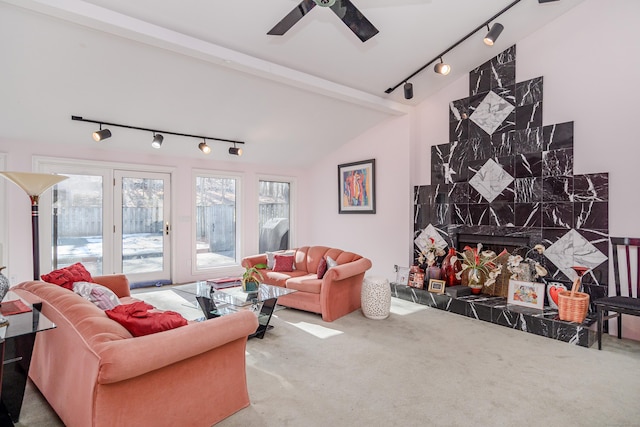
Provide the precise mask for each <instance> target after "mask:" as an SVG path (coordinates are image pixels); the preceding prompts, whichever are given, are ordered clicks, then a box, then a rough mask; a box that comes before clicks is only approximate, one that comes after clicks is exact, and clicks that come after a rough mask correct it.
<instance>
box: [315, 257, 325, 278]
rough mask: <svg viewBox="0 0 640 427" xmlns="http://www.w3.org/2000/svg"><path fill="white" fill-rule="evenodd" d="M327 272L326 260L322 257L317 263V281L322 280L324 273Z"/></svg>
mask: <svg viewBox="0 0 640 427" xmlns="http://www.w3.org/2000/svg"><path fill="white" fill-rule="evenodd" d="M326 272H327V260H326V259H324V257H322V258H321V259H320V262H319V263H318V273H317V274H318V279H322V278H323V277H324V273H326Z"/></svg>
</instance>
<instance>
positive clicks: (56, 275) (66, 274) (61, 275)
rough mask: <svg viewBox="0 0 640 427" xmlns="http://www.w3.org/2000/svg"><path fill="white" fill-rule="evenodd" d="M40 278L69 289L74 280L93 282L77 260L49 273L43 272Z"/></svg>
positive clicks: (89, 274) (71, 287)
mask: <svg viewBox="0 0 640 427" xmlns="http://www.w3.org/2000/svg"><path fill="white" fill-rule="evenodd" d="M40 278H41V279H42V280H44V281H45V282H48V283H53V284H54V285H59V286H62V287H63V288H66V289H69V290H72V289H73V284H74V283H75V282H93V279H92V278H91V273H89V272H88V271H87V269H86V268H84V265H82V264H81V263H79V262H77V263H75V264H73V265H70V266H68V267H64V268H60V269H58V270H53V271H52V272H51V273H49V274H43V275H42V276H40Z"/></svg>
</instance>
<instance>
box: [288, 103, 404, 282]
mask: <svg viewBox="0 0 640 427" xmlns="http://www.w3.org/2000/svg"><path fill="white" fill-rule="evenodd" d="M411 120H412V115H407V116H404V117H398V118H392V119H389V120H387V121H385V122H383V123H381V124H380V125H378V126H376V127H374V128H372V129H370V130H369V131H368V132H365V133H364V134H362V135H360V136H359V137H357V138H355V139H354V140H353V141H351V142H350V143H349V144H347V145H345V146H344V147H342V148H341V149H339V150H337V151H335V152H332V153H328V155H327V156H326V157H325V158H323V159H321V160H319V161H318V162H317V164H316V165H315V166H314V167H313V169H312V170H311V173H310V177H309V183H308V190H307V191H305V196H306V197H307V200H306V203H307V204H308V205H309V206H313V209H311V211H310V212H308V215H309V219H310V221H309V227H308V228H306V229H300V239H299V241H300V242H301V243H303V244H305V245H324V246H330V247H337V248H340V249H343V250H347V251H351V252H355V253H358V254H360V255H362V256H365V257H367V258H369V259H371V261H372V263H373V266H372V268H371V270H369V271H368V272H367V275H376V276H383V277H387V278H389V279H391V278H393V277H395V276H394V274H395V273H394V272H393V265H394V264H398V265H404V266H407V265H409V261H410V256H411V236H412V234H413V232H412V227H413V224H412V223H411V221H409V219H410V218H411V215H412V210H413V206H412V200H413V199H412V189H411V186H410V182H409V168H408V167H407V165H408V164H409V163H410V158H409V147H410V139H411V132H410V129H411V124H410V122H411ZM371 158H374V159H376V199H377V201H376V214H375V215H370V214H366V215H365V214H338V169H337V167H338V165H339V164H342V163H350V162H355V161H359V160H366V159H371Z"/></svg>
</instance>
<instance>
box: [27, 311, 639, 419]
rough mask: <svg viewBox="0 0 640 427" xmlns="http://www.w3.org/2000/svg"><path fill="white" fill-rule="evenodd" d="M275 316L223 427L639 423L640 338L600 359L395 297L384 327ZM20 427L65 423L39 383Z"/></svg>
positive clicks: (250, 357)
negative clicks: (242, 404)
mask: <svg viewBox="0 0 640 427" xmlns="http://www.w3.org/2000/svg"><path fill="white" fill-rule="evenodd" d="M275 316H276V317H275V318H274V319H273V320H272V324H273V325H274V326H275V328H274V329H273V330H271V331H269V332H267V334H266V336H265V338H264V339H263V340H260V339H251V340H249V341H248V343H247V381H248V386H249V395H250V397H251V402H252V404H251V406H249V407H248V408H246V409H243V410H242V411H240V412H238V413H236V414H234V415H232V416H231V417H229V418H227V419H226V420H223V421H222V422H220V423H219V424H218V426H221V427H231V426H265V427H269V426H274V427H275V426H278V427H282V426H292V427H293V426H305V427H314V426H323V427H324V426H334V427H341V426H513V425H518V426H634V425H639V424H640V405H638V396H640V369H639V366H640V343H639V342H635V341H629V340H622V341H618V340H617V339H615V338H612V337H606V340H605V342H604V348H603V350H602V351H598V350H597V349H596V348H595V347H593V348H590V349H587V348H583V347H576V346H572V345H569V344H566V343H563V342H557V341H554V340H550V339H548V338H543V337H539V336H537V335H533V334H527V333H523V332H521V331H516V330H512V329H508V328H505V327H502V326H497V325H493V324H490V323H486V322H481V321H477V320H474V319H470V318H465V317H462V316H458V315H454V314H451V313H447V312H444V311H439V310H436V309H431V308H426V307H424V306H420V305H416V304H412V303H409V302H406V301H402V300H397V299H393V308H392V314H391V316H390V317H389V318H388V319H386V320H378V321H374V320H370V319H366V318H365V317H364V316H363V315H362V313H361V312H360V311H356V312H354V313H351V314H349V315H347V316H345V317H343V318H341V319H338V320H336V321H335V322H332V323H325V322H323V321H322V320H321V318H320V316H318V315H314V314H311V313H305V312H302V311H298V310H292V309H287V310H282V311H279V312H277V313H276V315H275ZM194 398H197V397H195V396H194ZM19 425H20V426H43V427H48V426H59V425H61V424H60V422H59V421H58V420H57V419H56V418H55V415H51V412H50V409H49V408H48V406H47V405H46V403H45V402H43V401H42V399H41V397H39V396H38V394H37V391H35V390H33V387H30V388H29V389H28V394H27V397H26V398H25V404H24V407H23V412H22V417H21V423H20V424H19Z"/></svg>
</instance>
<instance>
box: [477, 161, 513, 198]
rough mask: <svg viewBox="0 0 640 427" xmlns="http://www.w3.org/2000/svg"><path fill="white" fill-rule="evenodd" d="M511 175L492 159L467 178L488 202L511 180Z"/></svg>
mask: <svg viewBox="0 0 640 427" xmlns="http://www.w3.org/2000/svg"><path fill="white" fill-rule="evenodd" d="M513 179H514V178H513V177H512V176H511V175H509V173H507V171H505V170H504V169H503V168H502V166H500V165H499V164H498V163H496V162H495V161H494V160H493V159H489V160H487V162H486V163H485V164H484V165H483V166H482V167H481V168H480V169H479V170H478V172H476V174H475V175H474V176H473V177H472V178H471V179H470V180H469V184H470V185H471V186H472V187H473V188H475V189H476V191H478V193H480V194H481V195H482V197H484V198H485V199H487V200H488V201H489V202H492V201H493V200H494V199H495V198H496V197H498V195H499V194H500V193H502V191H503V190H504V189H505V188H507V187H508V186H509V184H511V183H512V182H513Z"/></svg>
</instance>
